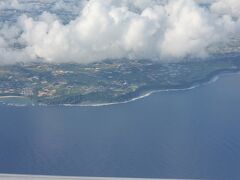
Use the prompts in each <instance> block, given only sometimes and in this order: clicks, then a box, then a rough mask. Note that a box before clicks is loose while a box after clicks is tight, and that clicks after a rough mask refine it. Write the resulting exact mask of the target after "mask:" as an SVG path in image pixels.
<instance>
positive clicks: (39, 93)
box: [0, 53, 240, 106]
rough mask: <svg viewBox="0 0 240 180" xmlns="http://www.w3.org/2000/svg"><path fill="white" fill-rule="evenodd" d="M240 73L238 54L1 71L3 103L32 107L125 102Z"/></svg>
mask: <svg viewBox="0 0 240 180" xmlns="http://www.w3.org/2000/svg"><path fill="white" fill-rule="evenodd" d="M239 70H240V54H239V53H229V54H225V55H223V54H221V55H215V56H211V57H208V58H206V59H204V60H203V59H191V60H185V61H179V62H177V61H176V62H175V61H173V62H172V61H169V62H161V61H152V60H128V59H120V60H104V61H100V62H95V63H90V64H78V63H65V64H64V63H61V64H53V63H45V62H41V61H38V62H32V63H17V64H10V65H9V64H8V65H1V66H0V101H2V102H4V99H8V98H9V97H15V98H24V99H27V100H30V101H31V102H32V103H31V104H33V105H86V106H88V105H101V104H112V103H121V102H128V101H131V100H132V99H136V98H138V97H140V96H144V95H146V94H149V93H151V92H155V91H161V90H182V89H188V88H191V87H193V86H196V85H199V84H202V83H204V82H208V81H210V80H211V79H212V78H214V77H215V76H216V75H218V74H219V73H223V72H225V73H226V72H238V71H239ZM22 101H23V100H22ZM11 104H14V102H12V103H11ZM28 104H29V103H28Z"/></svg>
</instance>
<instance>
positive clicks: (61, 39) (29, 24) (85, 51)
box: [0, 0, 240, 63]
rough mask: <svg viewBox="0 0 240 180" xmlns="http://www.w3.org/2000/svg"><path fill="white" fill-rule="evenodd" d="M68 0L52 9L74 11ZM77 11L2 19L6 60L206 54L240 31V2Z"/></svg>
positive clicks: (0, 42) (106, 0) (101, 2)
mask: <svg viewBox="0 0 240 180" xmlns="http://www.w3.org/2000/svg"><path fill="white" fill-rule="evenodd" d="M16 2H17V1H16ZM19 2H20V1H19ZM19 2H17V4H18V5H19V7H20V6H22V8H23V5H22V4H21V3H19ZM71 2H72V3H71V4H72V5H73V4H75V3H74V2H75V1H71ZM65 3H66V2H65V1H63V0H61V1H58V2H57V3H55V4H54V6H53V7H52V9H55V10H56V9H58V10H59V11H60V10H61V9H64V10H66V9H70V7H71V6H72V5H69V6H67V5H65ZM200 3H209V4H210V8H206V7H203V6H200V5H199V4H200ZM25 5H26V4H25ZM75 5H76V4H75ZM5 6H6V5H5ZM7 6H10V5H9V4H8V5H7ZM0 7H1V4H0ZM2 7H3V5H2ZM76 9H77V10H79V15H78V16H77V17H76V18H75V19H73V20H72V21H70V22H69V23H67V24H63V23H62V21H61V20H60V19H59V17H57V15H54V14H51V13H49V12H45V13H43V14H42V15H40V16H38V17H34V18H33V17H30V16H29V15H28V16H26V15H21V17H19V19H18V21H17V22H16V23H14V24H13V25H10V24H9V23H2V25H0V49H1V51H0V58H1V59H2V60H1V61H3V60H4V62H16V61H21V60H22V61H23V60H34V59H37V58H42V59H44V60H46V61H49V62H69V61H74V62H79V63H88V62H93V61H99V60H103V59H119V58H129V59H135V58H138V59H142V58H144V59H145V58H148V59H159V60H161V61H164V60H165V59H169V58H170V59H174V60H180V59H181V58H184V57H186V56H194V57H204V56H206V55H207V49H208V47H209V46H213V45H214V44H216V43H218V42H221V41H223V40H224V39H225V38H227V37H228V35H230V34H234V33H239V32H240V28H239V27H240V20H239V19H240V17H239V12H240V7H239V2H238V0H229V1H227V0H204V1H203V0H197V1H193V0H168V1H163V0H136V1H132V0H90V1H88V2H86V1H84V2H81V3H79V1H78V7H76ZM77 10H76V11H77ZM7 29H10V31H7ZM13 44H20V45H21V46H22V48H20V49H17V50H16V49H14V48H13ZM14 56H17V58H14Z"/></svg>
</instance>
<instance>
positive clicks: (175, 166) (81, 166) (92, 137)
mask: <svg viewBox="0 0 240 180" xmlns="http://www.w3.org/2000/svg"><path fill="white" fill-rule="evenodd" d="M239 92H240V75H239V74H232V75H224V76H221V78H220V79H219V80H218V81H217V82H215V83H212V84H208V85H204V86H201V87H198V88H195V89H192V90H187V91H174V92H161V93H156V94H153V95H151V96H149V97H146V98H143V99H140V100H138V101H134V102H130V103H126V104H119V105H112V106H103V107H11V106H1V107H0V173H14V174H15V173H21V174H46V175H72V176H74V175H76V176H114V177H156V178H217V179H221V178H223V179H224V178H225V179H239V178H240V172H239V167H240V133H239V128H240V118H239V117H240V111H239V107H240V95H239Z"/></svg>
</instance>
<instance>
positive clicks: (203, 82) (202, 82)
mask: <svg viewBox="0 0 240 180" xmlns="http://www.w3.org/2000/svg"><path fill="white" fill-rule="evenodd" d="M213 74H214V75H209V76H211V77H210V78H206V79H203V80H200V82H199V83H196V82H195V83H193V85H192V86H190V87H186V88H175V89H174V88H173V89H160V90H152V91H149V92H146V93H142V95H140V96H138V97H135V98H132V99H130V100H126V101H120V102H112V103H99V104H97V103H96V104H56V105H48V104H41V103H40V104H34V103H33V104H31V105H28V104H22V105H19V104H17V103H5V102H3V101H1V100H2V99H7V98H22V99H24V98H26V99H29V100H31V99H30V98H28V97H25V96H0V103H2V104H3V105H6V106H16V107H19V106H20V107H24V106H32V107H33V106H39V107H58V106H59V107H104V106H111V105H120V104H126V103H130V102H134V101H137V100H140V99H143V98H146V97H148V96H151V95H152V94H155V93H160V92H175V91H187V90H192V89H195V88H198V87H200V86H204V85H208V84H211V83H214V82H216V81H218V80H219V79H220V76H224V75H232V74H240V71H239V70H238V71H231V72H229V71H225V70H222V72H214V73H213Z"/></svg>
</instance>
